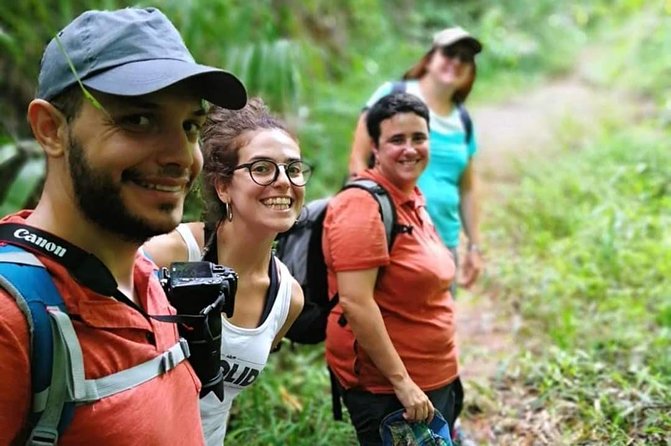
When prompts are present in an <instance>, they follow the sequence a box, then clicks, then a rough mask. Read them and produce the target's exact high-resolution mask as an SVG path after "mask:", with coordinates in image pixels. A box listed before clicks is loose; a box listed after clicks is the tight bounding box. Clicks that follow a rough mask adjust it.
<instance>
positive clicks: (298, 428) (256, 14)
mask: <svg viewBox="0 0 671 446" xmlns="http://www.w3.org/2000/svg"><path fill="white" fill-rule="evenodd" d="M653 3H654V4H653ZM129 4H130V2H124V1H118V0H97V1H94V0H78V1H75V0H50V1H36V0H26V1H24V2H18V1H15V2H11V3H10V4H7V5H3V9H2V14H1V15H0V56H1V57H0V116H2V118H1V122H2V124H3V125H2V127H0V211H1V212H0V213H1V214H6V213H8V212H11V211H13V210H16V209H19V208H22V207H25V206H30V205H32V204H33V203H34V202H35V200H36V198H37V194H38V193H39V189H40V185H41V181H42V177H43V173H44V161H43V158H42V154H41V150H40V149H39V147H37V146H36V145H35V143H34V142H32V141H31V139H30V133H29V129H28V128H27V127H26V124H25V120H24V119H23V116H24V114H25V108H26V105H27V103H28V102H29V101H30V99H31V98H32V96H33V92H34V89H35V80H36V77H37V70H38V64H37V61H38V60H39V58H40V54H41V51H42V49H43V46H44V44H45V42H47V41H48V40H49V38H50V37H51V36H52V35H53V34H54V33H55V32H56V30H58V29H59V28H60V27H62V26H63V25H64V24H66V23H67V22H68V21H69V20H70V19H71V18H72V17H73V16H75V15H76V14H77V13H79V12H80V11H83V10H85V9H89V8H92V7H94V8H113V7H119V6H126V5H129ZM141 4H149V3H148V2H141ZM152 4H153V5H156V6H159V7H160V8H161V9H163V10H164V12H166V14H167V15H168V16H169V17H171V18H172V19H173V20H174V22H175V24H176V25H177V27H178V28H179V29H180V30H181V31H182V34H183V36H184V38H185V41H186V42H187V44H188V46H189V47H190V48H191V49H192V51H193V53H194V55H195V57H196V59H198V60H199V61H202V62H204V63H209V64H214V65H220V66H224V67H227V68H228V69H230V70H231V71H233V72H235V73H236V74H237V75H239V76H240V77H242V78H243V80H244V81H245V84H246V85H247V86H248V88H249V91H250V92H251V93H252V94H254V95H261V96H262V97H263V98H264V99H265V100H266V101H267V102H268V103H269V104H270V105H271V107H272V108H273V109H274V110H275V111H277V112H278V113H281V114H282V115H283V116H284V117H285V118H286V119H287V120H288V122H290V124H291V125H292V126H293V128H295V130H296V132H297V133H298V134H299V136H300V139H301V147H302V148H303V150H304V152H305V156H306V157H307V158H308V159H310V160H311V161H313V163H315V164H316V165H317V171H316V176H315V178H314V180H313V182H312V183H310V188H309V195H310V196H312V197H315V196H322V195H324V194H327V193H330V192H332V191H334V190H336V189H337V188H338V186H339V185H340V184H341V182H342V179H343V177H344V174H345V166H346V158H347V155H348V150H349V144H350V138H351V135H352V130H353V125H354V122H355V121H356V117H357V115H358V113H359V110H360V107H361V105H362V104H363V103H364V102H365V100H366V99H367V97H368V95H370V93H371V92H372V91H373V89H374V88H375V87H376V86H377V85H378V84H379V83H380V82H382V81H384V80H387V79H392V78H397V77H399V76H400V75H401V73H402V72H403V71H404V70H405V69H406V68H407V67H408V66H410V65H411V64H412V63H413V62H414V61H416V60H417V58H418V57H420V55H421V54H423V52H424V51H426V49H427V46H428V42H429V39H430V35H431V33H432V32H433V31H435V30H438V29H440V28H442V27H445V26H448V25H450V24H454V23H458V24H461V25H462V26H464V27H466V28H467V29H469V30H472V31H473V32H474V33H476V34H477V35H478V36H479V37H481V38H482V40H483V41H484V42H485V45H486V51H485V52H483V54H482V57H481V58H480V59H479V60H478V61H479V66H478V77H479V78H478V84H477V88H476V90H475V91H474V94H473V96H472V100H473V101H474V102H476V103H477V102H484V101H494V100H498V99H501V98H504V97H506V96H509V95H511V94H513V93H517V94H519V93H520V92H522V93H523V92H524V91H525V89H527V88H528V87H529V85H534V84H537V83H539V82H541V81H543V80H544V79H547V78H548V77H551V76H557V75H561V74H564V73H567V72H569V70H571V69H572V67H573V66H574V63H575V58H576V56H577V55H578V54H583V57H584V52H583V50H584V49H585V48H586V47H589V49H590V51H589V53H588V54H589V57H590V60H589V63H588V64H583V66H585V67H586V69H585V72H584V73H581V75H582V76H584V77H585V78H586V79H587V80H588V81H589V82H590V83H591V84H592V85H593V86H594V88H602V89H610V88H615V87H618V88H625V89H627V90H629V91H630V92H632V93H633V94H634V99H633V100H637V101H645V102H646V103H647V104H648V108H647V114H646V115H645V116H642V117H641V119H640V120H639V121H638V122H631V123H627V124H626V125H622V123H621V122H618V125H614V124H613V123H612V122H607V121H606V122H598V123H596V124H595V126H594V127H593V128H590V132H589V133H588V134H574V133H573V132H572V131H571V129H567V132H566V134H567V135H569V136H567V137H566V138H564V139H561V140H559V141H558V147H556V148H555V149H554V151H553V152H552V153H550V154H548V156H547V159H541V158H538V159H529V160H527V163H526V164H525V166H524V168H523V169H521V171H520V172H519V174H520V175H519V176H520V178H523V181H522V182H521V184H519V185H513V186H511V190H510V191H508V192H509V194H508V195H509V196H511V197H514V199H513V200H510V201H509V202H507V203H506V204H505V205H503V206H501V207H499V208H498V209H496V208H495V209H494V212H495V215H494V216H493V217H492V218H490V223H489V224H488V226H487V227H486V228H485V233H486V234H487V238H488V239H490V240H497V241H501V243H498V244H497V246H496V247H493V251H492V252H491V253H490V256H491V257H492V262H491V263H492V265H491V267H490V268H491V276H490V279H489V282H488V283H487V284H486V285H485V288H486V289H485V291H488V290H489V289H494V288H496V290H497V291H498V292H499V293H500V294H501V297H500V298H501V299H502V302H504V303H505V304H510V305H516V306H517V307H519V308H520V311H521V312H522V315H523V317H524V319H525V320H526V321H528V324H527V326H526V328H525V329H524V331H523V333H521V340H522V341H521V342H524V339H531V338H535V339H536V342H534V343H528V344H529V345H531V347H529V348H528V349H527V350H525V351H524V353H522V354H521V355H519V356H518V357H515V358H511V359H510V363H509V366H508V372H507V374H506V379H507V380H509V381H510V382H513V383H516V384H518V385H520V386H521V387H523V388H524V389H525V392H527V393H528V394H529V395H532V396H533V397H534V401H535V404H538V405H539V406H543V407H546V408H547V410H548V411H549V412H550V413H551V414H552V416H553V417H554V421H555V422H556V423H557V425H559V426H562V437H561V438H560V439H559V440H557V441H560V443H561V444H622V445H624V444H668V443H669V442H670V441H671V438H670V437H669V432H671V415H670V414H671V406H669V404H670V403H669V402H670V401H671V379H670V377H671V359H670V358H671V341H670V340H671V306H670V303H669V302H670V300H669V295H670V294H671V289H669V285H668V282H669V281H668V277H669V275H670V273H671V256H670V254H669V253H671V238H670V237H669V231H668V230H667V228H668V227H669V224H670V223H671V222H670V221H669V215H671V200H670V199H669V197H670V196H671V195H670V188H671V186H670V184H671V170H669V167H668V166H669V165H671V156H670V155H669V154H668V150H667V148H666V146H665V142H666V141H668V140H669V137H670V136H671V135H670V132H671V130H670V128H669V126H670V125H671V99H669V98H671V87H670V85H671V84H669V82H668V79H669V77H670V76H671V56H670V54H671V53H670V52H669V51H668V50H667V48H666V47H667V46H668V42H669V41H671V31H670V30H671V2H670V1H668V0H660V1H658V2H645V1H644V0H612V1H611V0H593V1H590V2H585V1H580V0H568V1H564V2H556V1H552V0H535V1H530V0H529V1H518V0H499V1H495V0H464V1H456V0H454V1H452V0H450V1H444V0H425V1H420V0H388V1H382V0H343V1H339V2H333V1H328V0H307V1H301V0H250V1H247V2H240V1H235V0H210V1H207V2H206V1H200V2H199V1H196V0H157V1H155V2H153V3H152ZM469 100H471V99H469ZM577 106H579V104H576V107H577ZM622 106H623V107H627V106H628V104H626V103H623V104H622ZM667 163H669V164H667ZM198 213H199V204H198V202H197V200H192V201H191V202H190V203H189V212H188V217H187V218H195V217H196V216H197V215H198ZM492 222H496V224H494V223H492ZM495 259H504V260H505V261H503V260H499V261H497V260H495ZM526 345H527V344H525V346H526ZM488 392H490V393H492V394H494V396H493V397H495V398H496V397H497V396H496V395H495V393H496V392H495V391H494V390H491V389H489V390H488ZM329 398H330V397H329V379H328V374H327V373H326V369H325V365H324V362H323V358H322V350H321V348H320V347H317V348H304V347H298V348H292V347H291V346H290V345H285V346H284V348H283V350H282V351H281V352H280V353H278V354H276V355H273V357H272V358H271V361H270V363H269V366H268V369H267V371H266V372H264V374H263V376H262V379H259V381H258V383H257V384H256V385H255V386H253V387H252V388H250V390H248V391H246V392H245V393H243V394H242V395H241V396H240V397H239V399H238V400H236V403H235V405H234V411H233V413H232V418H231V424H230V428H229V434H228V437H227V438H228V439H230V443H231V444H237V443H242V442H244V443H246V444H248V445H250V446H252V445H261V444H263V445H267V444H276V445H284V444H291V445H319V444H324V445H327V444H328V445H331V444H333V445H344V444H353V443H354V441H355V440H354V434H353V431H352V428H351V427H350V425H349V424H347V423H333V422H332V421H331V419H330V416H331V414H330V402H329Z"/></svg>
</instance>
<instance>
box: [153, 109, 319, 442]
mask: <svg viewBox="0 0 671 446" xmlns="http://www.w3.org/2000/svg"><path fill="white" fill-rule="evenodd" d="M201 139H202V150H203V156H204V166H203V178H202V186H203V187H202V189H203V194H204V199H205V205H206V211H205V222H204V223H187V224H182V225H180V226H179V227H178V228H177V229H176V230H175V231H173V232H172V233H169V234H166V235H162V236H158V237H155V238H153V239H151V240H150V241H148V242H147V243H146V244H145V246H144V250H145V253H146V254H147V255H148V256H149V257H151V258H152V259H153V260H154V261H155V262H156V264H157V265H158V266H168V265H169V264H170V263H171V262H177V261H187V260H201V259H202V260H207V261H210V262H213V263H217V264H221V265H226V266H228V267H231V268H233V269H234V270H235V271H236V272H237V273H238V290H237V295H236V299H235V310H234V312H233V316H232V317H231V318H226V317H225V316H224V315H222V318H223V322H222V337H221V339H222V348H221V363H222V367H223V371H224V401H223V402H222V401H219V400H218V399H217V397H216V395H214V393H213V392H210V393H208V394H207V395H206V396H205V397H204V398H202V399H201V402H200V403H201V404H200V405H201V417H202V421H203V431H204V433H205V439H206V443H207V444H208V445H218V446H220V445H221V444H222V442H223V439H224V436H225V434H226V425H227V423H228V415H229V412H230V409H231V403H232V401H233V399H234V398H235V397H236V396H237V395H238V394H239V393H240V392H241V391H242V390H244V389H245V388H247V387H248V386H250V385H251V384H253V383H254V382H255V381H256V379H258V375H259V374H260V373H261V371H262V370H263V368H264V366H265V364H266V361H267V359H268V356H269V354H270V352H271V351H272V350H273V349H275V348H276V347H277V346H278V345H279V343H280V341H281V339H282V337H283V336H284V334H285V333H286V332H287V330H288V329H289V327H291V324H292V323H293V322H294V320H295V319H296V317H297V316H298V314H299V313H300V311H301V309H302V308H303V293H302V291H301V288H300V286H299V285H298V283H297V282H296V280H295V279H294V278H293V277H292V276H291V274H290V273H289V271H288V270H287V268H286V267H285V266H284V265H283V264H282V263H281V262H280V261H279V260H278V259H277V258H275V257H274V256H273V255H272V245H273V241H274V240H275V237H276V236H277V234H278V233H280V232H284V231H286V230H288V229H289V228H290V227H291V226H292V225H293V224H294V222H295V221H296V219H297V218H298V215H299V212H300V209H301V207H302V206H303V199H304V196H305V184H306V183H307V181H308V180H309V179H310V174H311V168H310V166H309V165H308V164H307V163H305V162H303V161H302V160H301V151H300V147H299V146H298V141H297V139H296V137H295V136H293V135H292V134H291V133H290V132H289V130H288V129H287V127H286V126H285V124H284V123H282V122H281V121H280V120H278V119H277V118H275V117H273V116H272V115H271V114H270V113H269V111H268V109H267V108H266V107H265V105H264V104H263V101H261V100H260V99H258V98H253V99H250V100H249V102H248V103H247V105H246V106H245V108H243V109H242V110H226V109H222V108H219V107H214V108H213V109H212V110H210V112H209V114H208V118H207V121H206V122H205V125H204V127H203V129H202V138H201Z"/></svg>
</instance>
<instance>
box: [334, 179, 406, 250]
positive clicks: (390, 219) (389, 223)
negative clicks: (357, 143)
mask: <svg viewBox="0 0 671 446" xmlns="http://www.w3.org/2000/svg"><path fill="white" fill-rule="evenodd" d="M352 187H357V188H359V189H364V190H366V191H368V192H369V193H370V194H371V195H372V196H373V197H374V198H375V200H376V201H377V203H378V205H379V206H380V217H382V223H383V224H384V231H385V234H386V236H387V247H388V248H389V249H390V250H391V246H392V245H393V244H394V238H395V237H396V208H395V207H394V203H393V202H392V200H391V197H390V196H389V193H388V192H387V191H386V190H385V189H384V188H383V187H382V186H380V185H379V184H378V183H376V182H375V181H373V180H369V179H367V178H356V179H354V180H352V181H350V182H348V183H347V184H346V185H345V187H344V189H349V188H352Z"/></svg>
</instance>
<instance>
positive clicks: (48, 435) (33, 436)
mask: <svg viewBox="0 0 671 446" xmlns="http://www.w3.org/2000/svg"><path fill="white" fill-rule="evenodd" d="M57 442H58V430H57V429H52V428H48V427H44V426H37V427H35V429H33V431H32V432H31V433H30V437H29V438H28V441H27V442H26V444H27V445H30V446H54V445H55V444H56V443H57Z"/></svg>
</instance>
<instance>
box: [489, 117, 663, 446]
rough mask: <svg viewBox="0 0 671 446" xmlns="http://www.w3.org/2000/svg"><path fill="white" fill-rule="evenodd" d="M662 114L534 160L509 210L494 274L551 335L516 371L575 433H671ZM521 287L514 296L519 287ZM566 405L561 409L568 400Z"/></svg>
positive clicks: (499, 231)
mask: <svg viewBox="0 0 671 446" xmlns="http://www.w3.org/2000/svg"><path fill="white" fill-rule="evenodd" d="M668 137H669V134H668V132H663V130H661V129H660V128H659V127H657V126H656V124H654V123H653V122H649V123H644V124H642V125H640V126H637V127H634V126H631V127H629V128H622V129H619V130H617V129H608V131H606V132H603V134H602V135H597V136H595V137H594V139H593V140H592V141H591V142H590V143H589V144H587V145H586V146H585V147H582V148H580V149H579V150H575V148H574V149H573V150H572V151H571V152H569V151H568V150H567V151H564V152H559V153H555V154H554V155H553V156H551V157H550V158H551V159H548V160H545V161H540V160H536V161H535V162H534V163H532V165H529V166H528V167H527V169H525V170H524V171H523V172H521V176H522V178H524V180H523V181H522V184H521V185H520V186H519V188H518V189H517V190H515V191H513V195H512V197H513V198H512V199H511V200H510V201H509V203H508V204H507V205H506V206H505V207H502V208H500V209H499V211H498V212H497V214H496V215H495V216H494V217H493V219H492V221H496V222H497V227H496V228H489V232H490V233H491V235H490V237H491V238H493V239H496V240H505V241H507V243H505V248H504V249H502V250H501V251H500V252H497V253H496V258H497V259H499V260H498V261H497V260H494V262H495V263H496V265H495V267H494V268H493V270H494V271H496V273H495V277H494V278H493V280H494V281H496V282H497V283H498V284H499V285H500V286H503V287H504V289H506V290H508V295H509V296H510V298H514V299H516V300H517V301H518V302H519V303H520V306H521V311H522V314H523V316H524V318H525V319H526V320H527V321H529V323H528V325H527V328H526V331H524V332H523V333H522V335H521V337H520V339H525V338H527V337H533V338H539V337H540V338H541V339H543V340H544V342H543V348H542V350H539V351H527V352H526V353H525V354H524V355H522V356H521V358H519V363H520V364H521V366H522V369H521V370H522V372H521V373H520V374H519V377H518V379H519V380H522V381H524V385H525V386H528V387H529V388H533V389H535V390H536V391H538V392H539V393H540V399H541V400H542V401H543V402H544V405H545V406H546V407H548V408H550V409H551V410H555V413H554V415H555V416H556V420H558V422H559V420H560V422H561V426H562V429H561V430H562V431H563V432H564V434H565V438H564V440H565V441H566V442H567V443H568V442H570V443H572V444H575V443H577V444H581V443H580V442H587V443H588V444H593V443H592V442H596V443H598V444H631V443H629V442H630V441H636V442H639V443H636V444H662V443H661V442H662V441H663V440H664V439H666V441H669V436H668V435H669V432H671V317H669V316H670V314H671V282H670V281H669V280H668V278H669V277H671V232H669V230H668V228H669V226H670V225H671V195H670V194H669V192H670V190H671V153H669V151H668V150H667V148H666V147H665V141H666V140H667V139H668ZM513 296H515V297H513ZM560 408H563V409H560Z"/></svg>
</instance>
